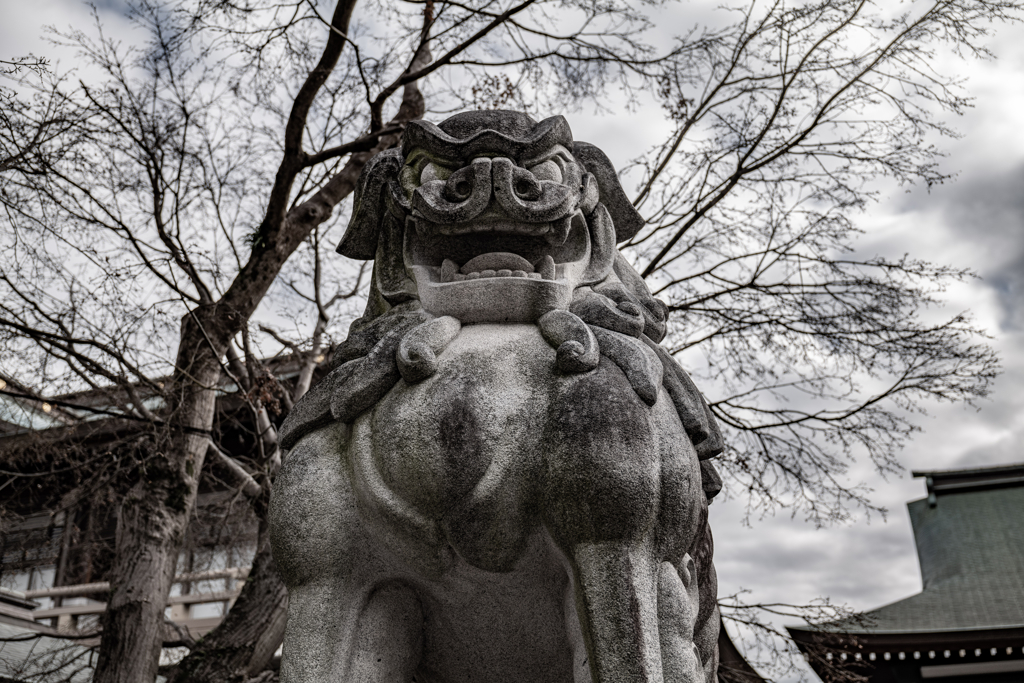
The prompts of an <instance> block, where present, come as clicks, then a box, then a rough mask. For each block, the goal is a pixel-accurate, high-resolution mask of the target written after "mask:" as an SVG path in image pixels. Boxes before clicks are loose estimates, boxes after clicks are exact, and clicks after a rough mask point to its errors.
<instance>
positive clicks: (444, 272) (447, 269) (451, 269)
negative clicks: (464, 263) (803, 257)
mask: <svg viewBox="0 0 1024 683" xmlns="http://www.w3.org/2000/svg"><path fill="white" fill-rule="evenodd" d="M435 263H436V261H435ZM458 272H459V266H458V264H457V263H455V261H452V260H451V259H445V260H444V261H443V262H442V263H441V282H454V281H455V275H456V273H458Z"/></svg>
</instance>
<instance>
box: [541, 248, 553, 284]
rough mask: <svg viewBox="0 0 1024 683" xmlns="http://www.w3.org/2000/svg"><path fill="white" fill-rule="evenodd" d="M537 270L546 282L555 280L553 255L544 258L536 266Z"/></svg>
mask: <svg viewBox="0 0 1024 683" xmlns="http://www.w3.org/2000/svg"><path fill="white" fill-rule="evenodd" d="M536 269H537V272H538V273H540V276H541V278H543V279H545V280H554V279H555V259H553V258H551V254H548V255H547V256H545V257H544V258H542V259H541V260H540V262H539V263H538V264H537V265H536Z"/></svg>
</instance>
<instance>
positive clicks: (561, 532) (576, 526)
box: [543, 357, 663, 683]
mask: <svg viewBox="0 0 1024 683" xmlns="http://www.w3.org/2000/svg"><path fill="white" fill-rule="evenodd" d="M560 394H561V395H560V396H559V397H558V400H557V401H556V402H554V405H553V407H552V410H551V412H550V416H549V423H548V432H547V433H546V434H545V437H546V438H545V439H544V441H543V442H544V443H545V446H546V448H548V451H547V453H546V462H547V467H546V477H547V480H548V485H547V490H546V494H545V496H544V507H545V510H544V513H543V514H544V521H545V524H546V525H547V528H548V530H549V531H550V533H551V536H552V538H553V539H554V540H555V543H556V544H557V545H558V546H559V548H560V550H561V551H562V553H564V555H565V557H566V559H567V560H568V563H569V565H570V567H571V571H572V580H573V590H574V599H575V607H576V614H577V616H578V619H579V627H580V629H581V633H582V636H583V641H584V643H585V644H586V652H587V659H588V663H589V668H590V674H591V680H592V683H661V682H662V681H663V673H662V656H661V642H660V635H659V633H660V631H659V624H658V592H659V580H660V572H661V559H662V558H661V557H660V556H659V550H658V548H657V543H656V533H657V520H658V516H659V512H660V507H661V457H660V452H659V447H658V441H657V438H656V436H655V434H654V422H653V420H652V418H651V412H650V408H648V406H647V405H646V404H644V403H643V402H642V401H641V400H640V399H639V398H638V397H637V395H636V393H635V392H634V391H633V389H632V388H631V386H630V384H629V383H628V381H627V380H626V378H625V377H624V376H623V374H622V372H621V371H620V370H619V369H618V368H617V367H616V366H615V365H613V364H612V363H611V362H610V361H608V359H607V358H604V357H602V358H601V361H600V365H599V366H598V368H597V369H596V370H594V371H593V372H592V373H588V374H586V375H580V376H577V377H574V378H571V379H569V380H567V381H566V382H565V384H564V386H563V389H562V390H561V391H560ZM572 626H573V625H572V624H571V623H570V624H569V631H570V633H571V632H572ZM577 677H579V676H578V675H577ZM578 683H582V682H578Z"/></svg>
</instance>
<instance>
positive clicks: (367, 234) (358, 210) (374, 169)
mask: <svg viewBox="0 0 1024 683" xmlns="http://www.w3.org/2000/svg"><path fill="white" fill-rule="evenodd" d="M402 163H403V159H402V150H400V149H397V148H392V149H386V150H384V151H383V152H381V153H380V154H378V155H376V156H375V157H373V158H372V159H370V160H369V161H368V162H366V166H364V167H363V172H362V173H360V174H359V180H358V181H356V191H355V196H354V197H353V202H352V220H350V221H349V223H348V229H347V230H346V231H345V236H344V237H342V238H341V244H339V245H338V253H339V254H341V255H342V256H347V257H349V258H353V259H361V260H363V261H368V260H370V259H372V258H374V256H376V254H377V238H378V236H379V235H380V226H381V222H382V221H383V220H384V216H385V214H386V213H387V210H388V209H387V204H386V201H387V200H386V198H385V195H384V193H385V192H387V191H388V187H389V185H390V184H391V183H392V182H397V181H398V174H399V173H400V172H401V170H402Z"/></svg>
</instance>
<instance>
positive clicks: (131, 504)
mask: <svg viewBox="0 0 1024 683" xmlns="http://www.w3.org/2000/svg"><path fill="white" fill-rule="evenodd" d="M221 353H223V351H222V350H221V349H218V350H215V349H212V348H210V344H209V341H208V340H207V335H205V334H203V332H202V331H200V329H199V327H198V324H197V323H196V322H195V321H194V320H193V319H191V318H189V319H186V320H185V321H184V323H183V325H182V339H181V344H180V346H179V354H178V362H177V367H178V368H180V369H179V370H178V371H177V372H175V376H174V379H173V380H172V383H171V387H172V388H171V391H169V392H168V400H171V401H174V403H176V405H174V404H172V406H171V410H170V411H169V415H168V418H167V422H168V425H167V426H165V427H158V428H157V429H158V430H159V431H158V432H157V434H156V439H155V443H154V444H153V446H154V452H153V453H152V454H150V455H149V457H147V458H145V459H144V461H143V463H142V465H141V467H140V468H139V473H140V476H139V481H138V482H137V483H136V484H135V485H134V486H133V487H132V489H131V491H130V492H129V494H128V495H127V496H126V497H125V499H124V500H123V501H122V503H121V507H120V509H119V510H118V519H117V545H116V549H115V562H114V567H113V571H112V572H111V576H110V583H111V596H110V601H109V602H108V603H107V611H106V613H105V614H104V615H103V621H102V625H103V638H102V640H101V641H100V649H99V657H98V661H97V665H96V673H95V674H94V677H93V680H94V681H96V683H145V682H148V681H153V680H154V679H155V678H156V674H157V665H158V664H159V655H160V648H161V647H162V645H163V638H162V634H163V623H164V607H165V604H166V601H167V594H168V593H169V592H170V589H171V582H172V581H173V579H174V573H175V569H176V567H177V562H178V552H179V549H180V548H181V543H182V541H183V539H184V536H185V529H186V527H187V526H188V521H189V517H190V516H191V512H192V507H193V505H194V504H195V498H196V490H197V486H198V483H199V473H200V471H201V470H202V467H203V459H204V457H205V455H206V450H207V440H208V437H207V434H209V430H210V428H211V427H212V425H213V416H214V402H215V398H216V395H215V392H214V387H216V386H217V382H218V380H219V379H220V364H219V355H220V354H221Z"/></svg>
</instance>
